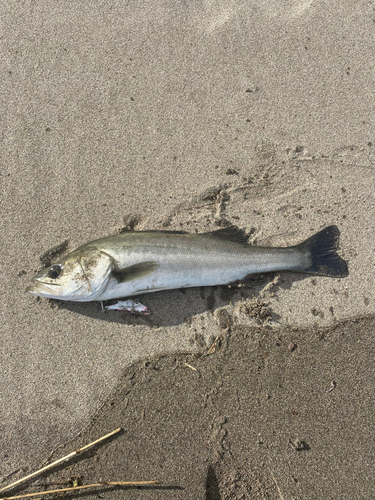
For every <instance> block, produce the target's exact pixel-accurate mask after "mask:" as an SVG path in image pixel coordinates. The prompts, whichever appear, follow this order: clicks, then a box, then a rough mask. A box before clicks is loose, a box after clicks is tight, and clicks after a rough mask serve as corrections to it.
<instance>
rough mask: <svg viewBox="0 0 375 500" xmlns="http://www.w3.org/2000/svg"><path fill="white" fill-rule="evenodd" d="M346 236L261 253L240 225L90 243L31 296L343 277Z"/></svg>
mask: <svg viewBox="0 0 375 500" xmlns="http://www.w3.org/2000/svg"><path fill="white" fill-rule="evenodd" d="M339 235H340V232H339V230H338V229H337V227H336V226H329V227H326V228H325V229H323V230H321V231H319V232H318V233H317V234H314V235H313V236H311V237H310V238H308V239H307V240H306V241H304V242H302V243H300V244H299V245H295V246H291V247H261V246H252V245H249V244H248V243H247V236H246V234H245V233H244V231H242V230H240V229H238V228H237V227H235V226H231V227H227V228H224V229H219V230H217V231H212V232H208V233H200V234H189V233H183V232H178V231H134V232H127V233H123V234H118V235H115V236H108V237H107V238H101V239H98V240H95V241H91V242H89V243H86V244H85V245H83V246H81V247H79V248H77V249H76V250H74V251H73V252H71V253H70V254H68V255H67V256H66V257H64V258H62V259H61V260H60V261H59V262H58V263H56V264H54V265H52V266H51V267H49V268H48V269H45V270H43V271H41V272H39V273H38V274H37V275H36V276H34V278H33V279H32V285H31V286H29V287H28V288H27V291H29V292H30V293H32V294H34V295H37V296H40V297H48V298H53V299H60V300H72V301H76V302H89V301H93V300H98V301H106V300H110V299H117V298H120V297H134V296H136V295H140V294H144V293H148V292H158V291H159V290H171V289H174V288H188V287H196V286H213V285H225V284H231V283H234V282H238V281H243V280H246V277H247V276H248V275H250V274H253V273H266V272H270V271H298V272H304V273H311V274H317V275H321V276H331V277H334V278H343V277H345V276H347V275H348V267H347V264H346V262H345V261H344V260H343V259H342V258H341V257H340V256H339V255H338V254H337V252H336V250H337V249H338V244H339Z"/></svg>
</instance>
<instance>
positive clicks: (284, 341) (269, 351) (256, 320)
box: [0, 0, 375, 500]
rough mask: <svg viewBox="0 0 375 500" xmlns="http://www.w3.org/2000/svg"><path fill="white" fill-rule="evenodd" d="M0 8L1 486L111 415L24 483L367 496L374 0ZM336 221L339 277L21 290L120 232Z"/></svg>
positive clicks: (288, 236) (270, 231)
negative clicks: (132, 303)
mask: <svg viewBox="0 0 375 500" xmlns="http://www.w3.org/2000/svg"><path fill="white" fill-rule="evenodd" d="M0 13H1V16H0V18H1V28H2V29H1V31H2V38H1V41H2V43H1V46H0V51H1V55H2V57H1V62H0V67H1V69H2V79H1V82H0V86H1V87H0V88H1V90H0V99H1V101H0V103H1V110H2V113H1V120H0V123H1V142H0V151H1V162H2V167H1V172H0V182H1V193H2V196H1V198H0V208H1V236H2V245H1V247H0V252H1V259H0V266H1V276H2V283H3V287H2V289H3V293H2V307H1V317H2V322H1V324H2V327H1V337H0V338H1V363H0V428H1V433H0V481H2V482H1V484H0V489H1V487H4V486H5V485H6V484H9V483H10V482H12V481H15V480H16V479H18V478H19V477H21V476H23V475H26V474H28V473H30V472H32V471H33V470H36V469H37V468H38V467H40V466H41V465H42V464H43V463H45V462H46V461H47V460H52V459H57V458H59V457H60V456H63V455H64V454H66V453H69V452H70V451H72V450H74V449H76V448H77V447H79V446H82V445H83V444H86V443H88V442H90V441H92V440H94V439H96V438H98V437H100V436H101V435H104V434H106V433H107V432H110V431H111V430H113V429H115V428H117V427H120V426H121V427H123V429H124V431H123V432H122V433H121V435H119V436H117V437H116V438H114V439H113V440H111V441H110V442H108V443H104V444H103V445H101V446H99V447H98V448H97V449H96V450H95V453H93V452H90V453H88V454H86V455H84V456H82V457H80V459H79V460H78V459H77V460H75V462H74V463H73V466H72V468H70V469H68V468H67V467H69V465H71V464H69V463H67V464H65V465H64V467H60V468H59V469H58V470H57V471H53V472H52V473H51V474H48V475H46V476H44V477H43V478H40V479H38V481H37V482H36V484H32V483H30V484H28V485H27V488H28V489H27V491H35V489H36V487H37V485H38V488H42V489H43V488H44V489H45V488H46V487H47V486H48V485H49V484H52V482H55V483H56V482H61V484H62V483H64V482H66V484H69V480H70V479H69V478H71V476H72V475H75V476H79V477H80V479H79V481H81V482H82V483H83V484H88V483H89V482H95V481H99V480H119V481H120V480H124V481H125V480H129V481H130V480H159V481H161V485H160V486H157V487H149V488H140V489H136V490H134V491H133V490H132V491H128V490H124V489H121V488H112V489H111V490H110V491H108V490H107V489H105V488H103V490H100V491H99V492H98V491H96V492H93V493H90V494H89V493H87V492H86V493H84V494H83V493H81V494H80V495H79V494H78V493H75V494H74V495H73V496H72V498H80V497H81V496H82V497H83V496H84V497H85V498H88V499H91V498H111V499H112V498H113V499H116V498H139V499H154V498H170V499H179V498H181V499H192V500H198V499H205V500H224V499H235V500H240V499H248V498H249V499H251V498H254V499H255V498H259V499H260V498H268V499H272V500H273V499H275V500H276V499H278V500H280V499H283V500H291V499H298V500H312V499H329V498H332V499H336V498H340V499H344V498H348V499H357V498H358V499H370V498H373V497H374V496H375V467H374V458H375V457H374V448H373V446H372V442H373V440H374V437H375V436H374V434H375V431H374V429H375V417H374V412H373V408H374V403H375V401H374V399H375V397H374V391H373V387H374V382H375V380H374V378H375V375H374V374H375V371H374V346H373V344H374V341H373V335H374V313H375V297H374V271H375V248H374V237H373V235H374V231H375V217H374V215H375V195H374V193H375V173H374V162H375V133H374V116H375V104H374V98H373V87H374V79H375V74H374V68H373V64H372V59H373V47H374V20H375V5H373V4H372V3H371V2H370V3H369V2H357V3H355V5H354V4H352V3H350V2H347V3H344V4H343V3H342V2H331V3H329V4H327V3H325V2H320V1H318V2H313V1H308V0H299V1H297V0H288V1H286V2H282V3H280V2H276V1H270V2H263V3H259V2H253V1H247V2H245V1H240V0H238V1H235V0H233V1H228V2H226V3H224V2H220V1H216V0H213V1H204V2H190V3H189V2H181V3H175V2H171V1H170V0H165V1H158V2H141V3H140V2H133V1H130V2H127V3H123V2H118V1H110V2H107V3H103V2H99V1H96V0H94V1H93V2H90V4H87V5H86V4H81V3H78V2H77V3H76V2H75V3H72V2H68V1H66V0H63V1H60V2H58V3H56V2H52V1H46V2H27V1H26V2H7V3H5V2H3V3H2V5H1V6H0ZM331 224H335V225H337V226H338V228H339V229H340V232H341V238H340V250H339V253H340V255H341V256H342V257H343V258H344V259H345V260H346V261H347V262H348V266H349V276H348V277H347V278H344V279H337V278H335V279H332V278H326V277H319V276H317V277H315V276H306V275H302V274H298V273H291V272H282V273H270V274H263V275H254V277H253V279H252V280H250V282H249V283H246V285H244V286H240V287H237V286H234V287H227V286H219V287H208V288H191V289H186V290H171V291H165V292H158V293H155V294H149V295H144V296H141V297H139V299H140V300H141V302H142V303H144V304H146V305H147V306H148V307H149V308H150V310H151V314H150V316H147V317H146V316H133V315H131V314H128V313H121V312H108V313H106V314H103V312H102V310H101V307H100V304H98V303H95V302H93V303H73V302H61V301H54V300H47V299H37V298H35V297H33V296H31V295H30V294H28V293H26V291H25V290H26V287H27V286H28V285H29V284H30V279H31V277H32V276H33V275H34V274H35V273H36V272H37V271H38V270H40V269H42V268H43V267H45V266H46V265H49V264H50V263H51V262H53V261H54V260H56V259H58V258H59V257H60V256H62V255H65V254H66V253H68V252H69V251H71V250H73V249H74V248H76V247H78V246H79V245H81V244H84V243H86V242H87V241H90V240H92V239H95V238H100V237H103V236H107V235H111V234H116V233H118V232H121V231H127V230H136V231H142V230H145V229H153V230H183V231H188V232H192V233H194V232H205V231H212V230H215V229H219V228H221V227H225V226H228V225H236V226H238V227H240V228H242V229H244V230H245V231H246V233H247V234H248V235H249V244H254V245H270V246H288V245H294V244H297V243H299V242H301V241H303V240H304V239H306V238H308V237H309V236H311V235H312V234H314V233H315V232H317V231H319V230H320V229H322V228H323V227H325V226H329V225H331ZM52 452H54V453H53V455H51V453H52ZM81 476H82V477H81ZM23 491H25V490H24V489H22V488H19V489H18V490H14V489H13V490H9V495H11V494H16V493H17V494H20V493H21V492H23ZM7 494H8V492H7ZM4 495H5V493H4Z"/></svg>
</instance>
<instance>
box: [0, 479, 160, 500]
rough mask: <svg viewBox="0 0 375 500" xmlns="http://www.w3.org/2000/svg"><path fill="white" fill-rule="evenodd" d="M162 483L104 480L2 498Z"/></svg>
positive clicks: (11, 499) (8, 498) (4, 499)
mask: <svg viewBox="0 0 375 500" xmlns="http://www.w3.org/2000/svg"><path fill="white" fill-rule="evenodd" d="M152 484H160V481H102V482H101V483H94V484H85V485H83V486H73V487H72V488H60V489H58V490H48V491H39V492H38V493H26V494H24V495H16V496H15V497H4V498H0V500H15V499H16V498H30V497H37V496H42V495H51V494H52V493H62V492H64V491H76V490H85V489H87V488H103V486H149V485H152Z"/></svg>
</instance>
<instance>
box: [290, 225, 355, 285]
mask: <svg viewBox="0 0 375 500" xmlns="http://www.w3.org/2000/svg"><path fill="white" fill-rule="evenodd" d="M339 239H340V231H339V230H338V228H337V226H329V227H326V228H324V229H322V230H321V231H319V233H316V234H314V235H313V236H311V237H310V238H308V239H307V240H306V241H304V242H303V243H300V244H299V245H296V248H298V249H299V250H302V251H303V252H305V253H306V254H307V256H309V257H310V259H307V260H308V261H310V262H309V266H308V267H306V268H305V269H303V271H304V272H305V273H312V274H320V275H321V276H331V277H333V278H345V276H348V274H349V272H348V265H347V263H346V262H345V260H344V259H342V258H341V257H340V256H339V255H338V254H337V252H336V250H337V249H338V248H339Z"/></svg>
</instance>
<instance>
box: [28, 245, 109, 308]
mask: <svg viewBox="0 0 375 500" xmlns="http://www.w3.org/2000/svg"><path fill="white" fill-rule="evenodd" d="M112 267H113V259H112V258H111V256H110V255H108V254H107V253H105V252H102V251H100V250H96V249H86V250H80V249H77V250H75V251H74V252H72V253H70V254H69V255H67V256H66V257H64V258H63V259H61V260H60V261H59V262H57V263H56V264H54V265H52V266H50V267H48V268H46V269H43V271H40V272H39V273H38V274H36V275H35V276H34V277H33V278H32V285H31V286H29V287H27V289H26V290H27V291H28V292H30V293H32V294H33V295H36V296H38V297H46V298H49V299H59V300H72V301H77V302H88V301H91V300H96V297H98V296H99V295H100V294H101V293H102V292H103V291H104V289H105V287H106V286H107V284H108V281H109V279H110V273H111V270H112Z"/></svg>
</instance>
